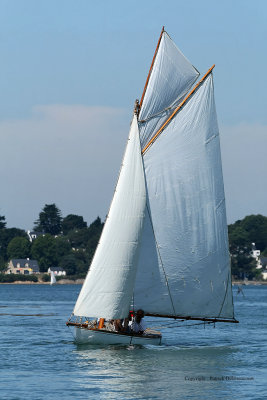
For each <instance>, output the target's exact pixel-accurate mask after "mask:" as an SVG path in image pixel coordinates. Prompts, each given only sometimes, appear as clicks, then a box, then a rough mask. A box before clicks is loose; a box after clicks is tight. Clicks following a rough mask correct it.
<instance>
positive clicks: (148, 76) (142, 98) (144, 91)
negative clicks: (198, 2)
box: [139, 26, 164, 108]
mask: <svg viewBox="0 0 267 400" xmlns="http://www.w3.org/2000/svg"><path fill="white" fill-rule="evenodd" d="M163 32H164V26H163V27H162V30H161V33H160V37H159V40H158V44H157V47H156V50H155V53H154V56H153V59H152V63H151V66H150V70H149V72H148V75H147V78H146V83H145V87H144V90H143V94H142V97H141V100H140V103H139V104H140V108H141V107H142V103H143V100H144V96H145V93H146V89H147V85H148V81H149V78H150V75H151V72H152V68H153V65H154V62H155V58H156V55H157V52H158V49H159V45H160V41H161V38H162V35H163Z"/></svg>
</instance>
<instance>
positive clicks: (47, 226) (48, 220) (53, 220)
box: [34, 204, 62, 235]
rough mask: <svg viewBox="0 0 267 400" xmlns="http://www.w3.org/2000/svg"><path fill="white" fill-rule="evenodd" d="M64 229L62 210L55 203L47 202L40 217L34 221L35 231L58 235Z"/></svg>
mask: <svg viewBox="0 0 267 400" xmlns="http://www.w3.org/2000/svg"><path fill="white" fill-rule="evenodd" d="M61 230H62V217H61V211H60V210H59V209H58V208H57V206H56V205H55V204H45V206H44V208H43V210H42V211H41V212H40V214H39V218H38V220H37V221H35V223H34V231H35V232H43V233H50V234H51V235H58V234H59V233H61Z"/></svg>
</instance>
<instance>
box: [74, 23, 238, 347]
mask: <svg viewBox="0 0 267 400" xmlns="http://www.w3.org/2000/svg"><path fill="white" fill-rule="evenodd" d="M213 68H214V65H213V66H212V67H211V68H210V69H209V70H208V71H207V73H206V74H205V75H204V76H203V77H202V78H201V79H199V76H200V74H199V72H198V70H197V69H196V68H195V67H194V66H193V65H192V64H191V63H190V62H189V60H188V59H187V58H186V57H185V56H184V55H183V54H182V52H181V51H180V50H179V49H178V48H177V47H176V45H175V44H174V42H173V41H172V39H171V38H170V36H169V35H168V33H167V32H166V31H165V29H164V27H163V28H162V31H161V34H160V37H159V40H158V43H157V46H156V51H155V53H154V57H153V60H152V64H151V67H150V70H149V73H148V77H147V80H146V83H145V87H144V90H143V94H142V97H141V100H140V102H139V101H138V100H137V101H136V102H135V108H134V115H133V118H132V122H131V127H130V133H129V137H128V141H127V145H126V150H125V153H124V157H123V162H122V165H121V170H120V174H119V178H118V181H117V185H116V189H115V192H114V196H113V199H112V202H111V206H110V210H109V213H108V216H107V219H106V222H105V226H104V229H103V232H102V236H101V238H100V241H99V244H98V246H97V249H96V252H95V255H94V257H93V260H92V263H91V266H90V268H89V271H88V274H87V276H86V279H85V281H84V284H83V287H82V289H81V292H80V294H79V296H78V299H77V302H76V304H75V307H74V310H73V314H72V315H71V317H70V319H69V320H68V321H67V325H68V326H70V327H73V328H74V335H75V340H76V342H77V343H92V344H98V343H99V344H116V343H119V344H142V345H143V344H160V343H161V337H162V335H161V333H157V332H153V331H152V332H151V331H149V330H148V331H145V332H144V333H143V334H142V335H140V334H139V335H138V334H134V333H133V332H117V331H114V330H112V329H110V328H109V326H110V321H112V320H114V319H124V318H125V317H127V316H128V313H129V310H133V311H136V310H138V309H142V310H144V313H145V315H146V316H153V317H158V318H173V319H176V320H181V321H194V320H196V321H202V322H203V323H216V322H233V323H236V322H238V321H237V320H236V319H235V317H234V308H233V297H232V284H231V269H230V262H229V261H230V260H229V250H228V234H227V223H226V211H225V197H224V186H223V176H222V167H221V155H220V142H219V130H218V124H217V117H216V109H215V102H214V90H213V75H212V71H213Z"/></svg>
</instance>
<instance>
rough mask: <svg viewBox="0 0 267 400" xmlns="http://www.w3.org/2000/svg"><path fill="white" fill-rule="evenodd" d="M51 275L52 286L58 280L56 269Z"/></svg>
mask: <svg viewBox="0 0 267 400" xmlns="http://www.w3.org/2000/svg"><path fill="white" fill-rule="evenodd" d="M50 275H51V279H50V285H51V286H52V285H55V284H56V283H57V280H56V276H55V273H54V271H51V272H50Z"/></svg>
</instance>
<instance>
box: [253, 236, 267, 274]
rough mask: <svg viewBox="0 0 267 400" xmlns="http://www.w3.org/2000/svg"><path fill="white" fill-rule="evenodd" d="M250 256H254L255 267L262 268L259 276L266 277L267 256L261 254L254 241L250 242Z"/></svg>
mask: <svg viewBox="0 0 267 400" xmlns="http://www.w3.org/2000/svg"><path fill="white" fill-rule="evenodd" d="M250 255H251V257H253V258H255V260H256V262H257V266H256V269H262V271H261V276H262V279H264V280H266V279H267V257H263V256H261V252H260V250H257V249H256V245H255V243H252V249H251V252H250Z"/></svg>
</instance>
